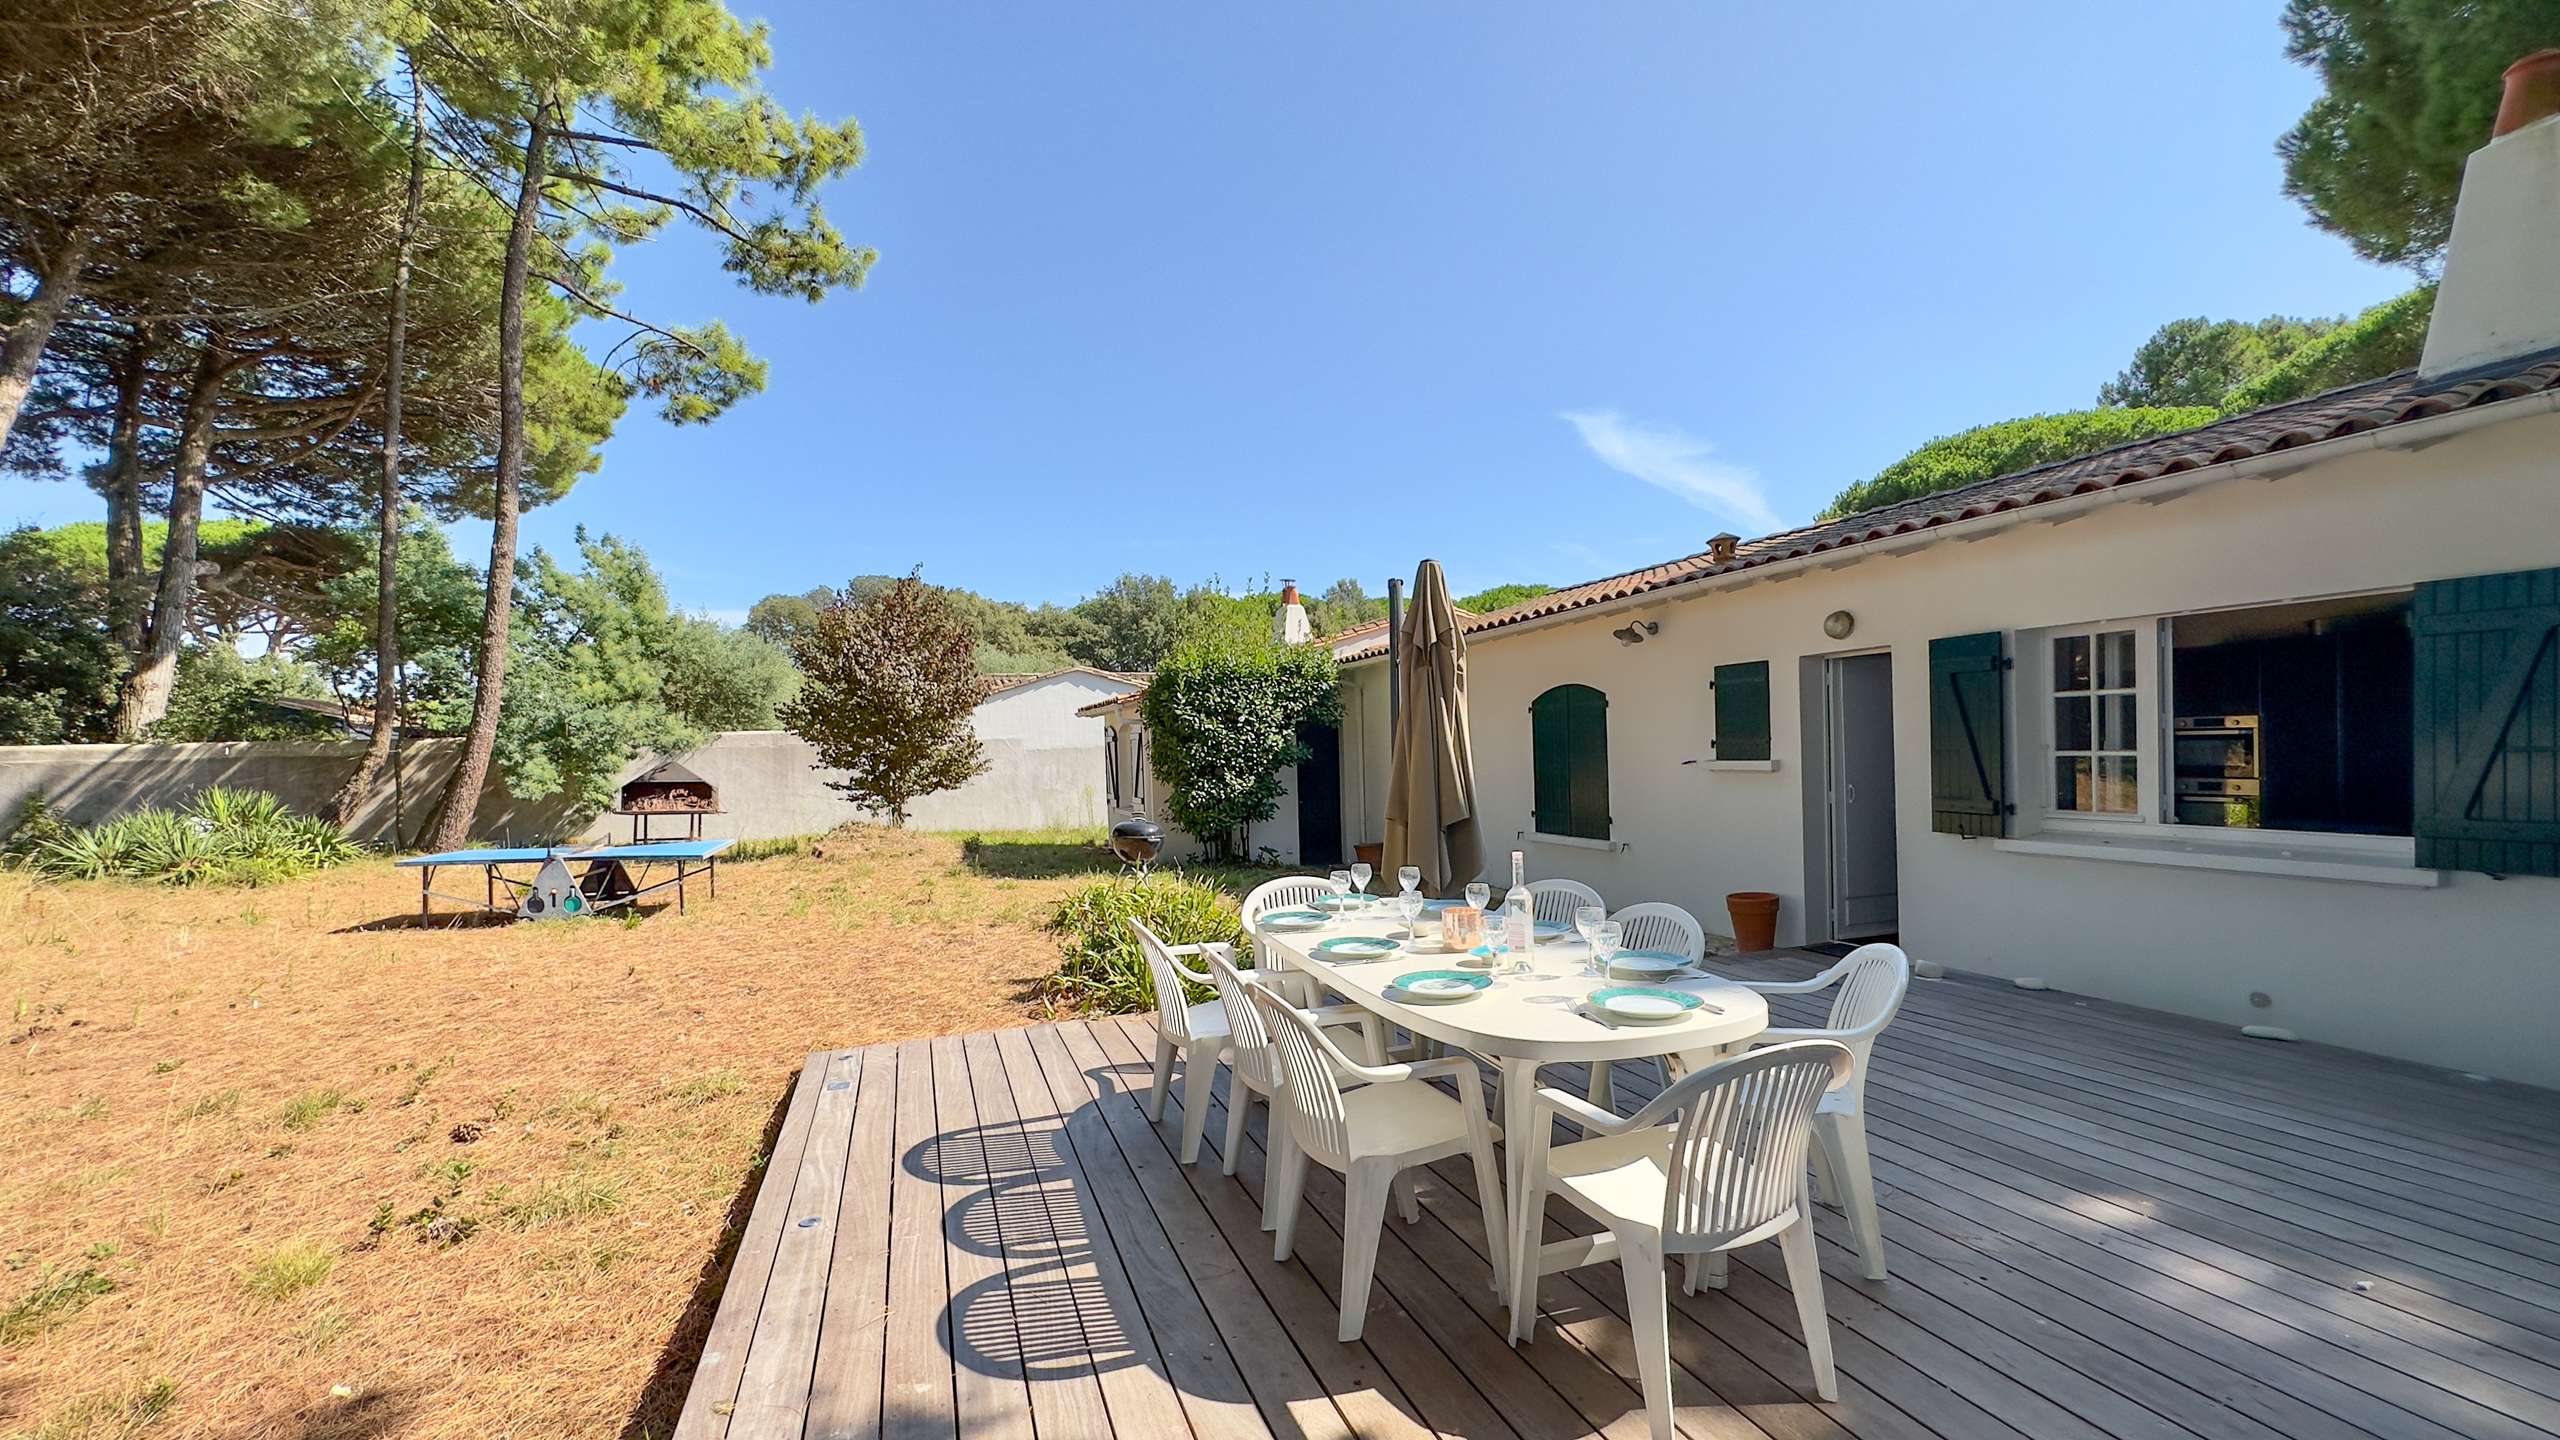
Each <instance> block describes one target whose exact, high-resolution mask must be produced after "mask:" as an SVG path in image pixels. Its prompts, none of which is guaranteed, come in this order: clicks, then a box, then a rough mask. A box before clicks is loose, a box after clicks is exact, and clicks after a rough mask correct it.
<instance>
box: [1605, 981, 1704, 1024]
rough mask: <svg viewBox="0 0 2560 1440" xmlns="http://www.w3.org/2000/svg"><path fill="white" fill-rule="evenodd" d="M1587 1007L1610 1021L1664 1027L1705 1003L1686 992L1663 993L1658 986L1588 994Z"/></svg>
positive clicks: (1620, 987)
mask: <svg viewBox="0 0 2560 1440" xmlns="http://www.w3.org/2000/svg"><path fill="white" fill-rule="evenodd" d="M1591 1003H1592V1004H1594V1005H1597V1006H1599V1007H1600V1008H1601V1009H1603V1010H1606V1011H1607V1012H1609V1018H1610V1019H1612V1020H1624V1021H1626V1022H1628V1023H1629V1024H1634V1025H1667V1024H1669V1023H1670V1022H1672V1021H1674V1020H1677V1019H1680V1018H1681V1017H1682V1016H1684V1015H1687V1014H1688V1013H1689V1012H1690V1011H1692V1010H1695V1009H1697V1008H1698V1007H1699V1006H1700V1005H1703V1004H1705V1003H1706V1002H1705V1001H1702V1000H1700V999H1699V998H1698V997H1697V996H1695V995H1692V994H1689V993H1688V992H1687V991H1684V990H1665V989H1663V988H1662V987H1661V986H1658V985H1612V986H1610V987H1609V988H1607V989H1605V990H1594V991H1592V992H1591Z"/></svg>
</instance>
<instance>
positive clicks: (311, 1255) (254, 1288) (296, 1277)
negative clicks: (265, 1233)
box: [240, 1239, 338, 1302]
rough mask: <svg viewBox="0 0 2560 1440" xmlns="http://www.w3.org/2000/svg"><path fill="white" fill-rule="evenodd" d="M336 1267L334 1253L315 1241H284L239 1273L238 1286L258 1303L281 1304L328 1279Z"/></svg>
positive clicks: (336, 1259)
mask: <svg viewBox="0 0 2560 1440" xmlns="http://www.w3.org/2000/svg"><path fill="white" fill-rule="evenodd" d="M337 1264H338V1252H337V1251H335V1250H333V1249H331V1248H329V1246H327V1245H325V1244H323V1243H322V1242H320V1241H318V1240H308V1239H305V1240H287V1241H286V1242H284V1243H283V1244H281V1245H278V1246H277V1247H276V1248H274V1249H273V1250H270V1251H268V1252H267V1253H266V1254H264V1255H261V1256H259V1257H258V1258H257V1260H256V1261H254V1262H252V1263H251V1264H250V1266H249V1268H248V1269H246V1270H244V1271H242V1272H241V1274H240V1284H241V1286H242V1287H243V1288H245V1289H246V1290H247V1291H248V1292H249V1293H250V1294H251V1295H253V1296H255V1297H257V1298H258V1299H260V1300H265V1301H270V1302H272V1301H277V1300H282V1299H284V1298H286V1297H287V1296H290V1295H294V1294H297V1293H299V1292H301V1291H304V1290H308V1289H310V1288H311V1287H312V1286H314V1285H317V1284H319V1283H320V1282H321V1281H323V1280H326V1279H328V1278H329V1272H330V1271H331V1270H333V1269H335V1268H337Z"/></svg>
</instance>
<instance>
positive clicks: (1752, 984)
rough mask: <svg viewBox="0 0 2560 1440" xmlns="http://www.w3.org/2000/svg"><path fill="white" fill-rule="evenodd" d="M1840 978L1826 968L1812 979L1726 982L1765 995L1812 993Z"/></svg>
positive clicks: (1825, 988) (1825, 987)
mask: <svg viewBox="0 0 2560 1440" xmlns="http://www.w3.org/2000/svg"><path fill="white" fill-rule="evenodd" d="M1838 978H1839V977H1838V976H1836V975H1834V974H1832V973H1831V972H1830V971H1828V970H1825V971H1823V972H1822V973H1821V974H1819V975H1816V976H1814V977H1813V978H1812V979H1810V980H1728V981H1726V982H1725V983H1726V984H1729V985H1739V986H1741V987H1742V988H1743V989H1745V990H1756V991H1758V992H1759V993H1761V994H1763V995H1810V994H1812V993H1813V992H1814V991H1816V990H1828V989H1830V988H1831V982H1832V981H1834V980H1836V979H1838Z"/></svg>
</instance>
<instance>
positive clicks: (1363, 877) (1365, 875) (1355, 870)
mask: <svg viewBox="0 0 2560 1440" xmlns="http://www.w3.org/2000/svg"><path fill="white" fill-rule="evenodd" d="M1376 873H1377V872H1376V871H1374V870H1371V869H1370V868H1369V862H1368V861H1366V860H1363V861H1360V862H1359V863H1357V864H1355V865H1353V866H1352V867H1351V886H1352V888H1353V889H1355V890H1358V891H1359V892H1360V898H1361V899H1363V900H1366V899H1368V898H1369V877H1370V876H1371V875H1374V874H1376Z"/></svg>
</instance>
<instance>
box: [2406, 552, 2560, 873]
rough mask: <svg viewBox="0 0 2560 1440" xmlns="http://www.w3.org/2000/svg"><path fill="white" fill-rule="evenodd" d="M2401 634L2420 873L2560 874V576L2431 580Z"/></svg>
mask: <svg viewBox="0 0 2560 1440" xmlns="http://www.w3.org/2000/svg"><path fill="white" fill-rule="evenodd" d="M2409 624H2410V629H2411V631H2412V633H2413V640H2414V644H2415V649H2416V654H2415V661H2416V665H2415V675H2414V681H2415V683H2414V684H2413V685H2412V686H2411V689H2412V691H2413V693H2414V704H2415V713H2414V715H2413V717H2412V725H2411V728H2412V732H2413V736H2412V738H2413V740H2414V743H2415V747H2416V754H2415V757H2414V758H2415V761H2416V764H2415V767H2414V769H2415V772H2416V791H2417V793H2416V795H2415V797H2414V799H2415V814H2414V821H2413V824H2412V827H2411V828H2412V830H2413V831H2414V833H2415V834H2416V836H2417V842H2418V843H2417V861H2418V864H2419V865H2420V866H2421V867H2424V868H2427V869H2435V870H2480V871H2486V872H2488V873H2491V874H2497V875H2560V570H2524V571H2518V572H2516V573H2514V574H2510V575H2474V576H2470V577H2467V578H2465V579H2461V580H2434V581H2429V582H2428V583H2426V584H2423V585H2420V586H2419V587H2418V588H2417V593H2416V595H2415V596H2414V597H2413V598H2412V600H2411V603H2410V610H2409Z"/></svg>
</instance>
